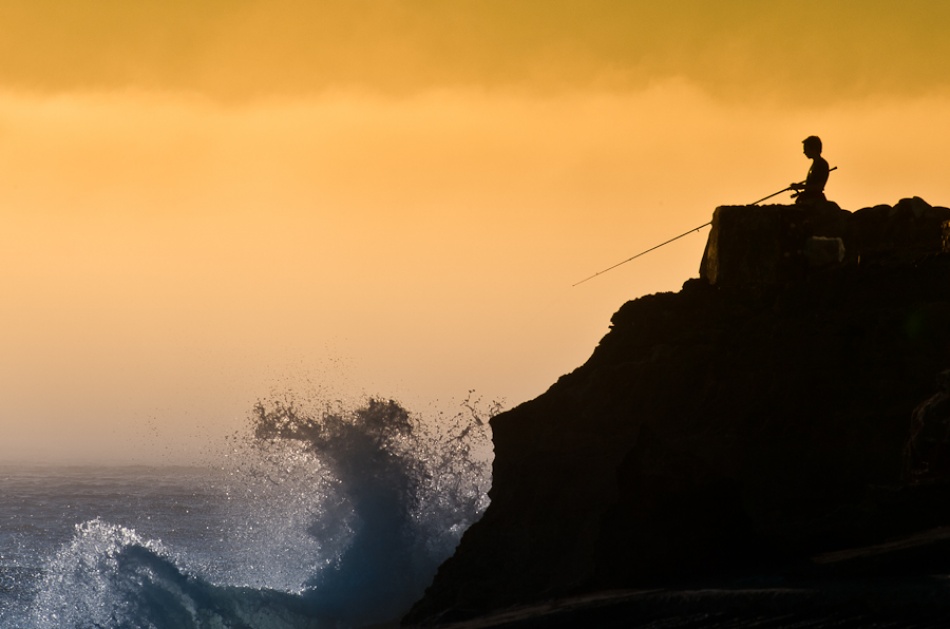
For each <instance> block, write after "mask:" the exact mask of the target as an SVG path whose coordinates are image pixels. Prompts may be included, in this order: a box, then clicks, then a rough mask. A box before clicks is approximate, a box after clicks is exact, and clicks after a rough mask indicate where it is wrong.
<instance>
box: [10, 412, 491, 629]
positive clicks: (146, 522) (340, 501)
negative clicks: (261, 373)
mask: <svg viewBox="0 0 950 629" xmlns="http://www.w3.org/2000/svg"><path fill="white" fill-rule="evenodd" d="M472 410H473V409H472V408H468V411H472ZM468 411H467V412H466V413H465V414H464V415H462V414H460V415H458V416H456V417H454V418H448V419H446V418H444V417H440V418H436V421H428V422H427V421H425V420H423V419H420V418H418V417H415V416H413V415H412V414H410V413H408V412H407V411H406V410H405V409H403V408H402V407H401V406H399V405H398V404H396V403H394V402H390V401H381V400H369V401H368V402H367V403H365V404H364V405H362V406H360V407H359V408H356V409H353V410H347V409H343V408H339V407H333V408H331V407H329V406H326V405H324V406H323V407H322V408H321V409H320V410H319V411H316V412H315V411H313V410H302V409H301V407H300V405H299V404H297V403H295V402H292V401H286V400H284V401H279V402H271V403H267V404H261V405H259V406H258V407H257V408H255V409H254V419H253V421H252V423H251V426H250V427H249V429H248V431H247V432H246V433H241V434H236V435H235V436H234V437H233V438H231V439H229V440H228V442H227V443H226V444H224V445H223V446H222V448H221V453H220V456H216V457H214V462H212V463H208V464H206V465H200V466H194V467H94V466H84V467H55V466H52V467H51V466H24V465H16V466H14V465H0V627H2V628H3V629H73V628H76V629H79V628H82V629H86V628H90V629H91V628H109V629H126V628H128V629H133V628H134V629H144V628H154V629H189V628H214V629H225V628H253V629H271V628H273V629H277V628H282V629H283V628H286V629H290V628H294V629H296V628H304V627H306V628H311V627H314V628H325V627H334V628H335V627H362V626H369V625H374V624H382V623H389V622H393V621H395V620H397V619H398V618H399V616H401V615H402V614H403V613H404V612H405V611H406V610H407V609H408V607H409V606H410V605H411V604H412V602H413V601H414V600H416V599H417V598H418V597H419V596H421V594H422V592H423V590H424V588H425V587H426V585H427V584H428V583H429V581H430V580H431V577H432V576H433V574H434V572H435V570H436V568H437V566H438V565H439V563H441V562H442V561H443V560H444V559H445V558H446V557H447V556H448V555H450V554H451V552H452V551H453V550H454V547H455V545H456V544H457V542H458V540H459V538H460V536H461V534H462V532H464V530H465V529H466V528H467V527H468V526H469V525H470V524H471V523H472V522H473V521H474V520H475V519H477V518H478V517H479V515H480V514H481V512H482V511H483V510H484V509H485V507H486V506H487V498H486V493H487V489H488V483H489V480H490V479H489V477H488V470H489V468H490V461H489V460H488V458H487V457H486V450H485V448H486V443H488V442H489V440H488V435H487V426H486V425H485V424H484V422H482V421H481V419H479V418H478V417H477V415H476V414H475V413H474V412H468Z"/></svg>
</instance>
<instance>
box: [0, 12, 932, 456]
mask: <svg viewBox="0 0 950 629" xmlns="http://www.w3.org/2000/svg"><path fill="white" fill-rule="evenodd" d="M829 5H830V6H829ZM948 23H950V3H946V2H943V1H942V0H935V1H927V2H914V1H904V2H874V1H869V0H863V1H861V2H845V1H841V2H833V3H829V2H821V3H819V2H807V1H797V2H768V3H764V2H751V1H747V0H733V1H731V2H730V1H724V0H723V1H719V2H705V1H695V2H686V1H682V2H676V1H670V2H664V3H658V2H639V1H634V0H628V1H597V0H573V1H560V0H514V1H512V0H497V1H494V0H481V1H475V0H472V1H466V0H452V1H436V0H427V1H422V0H418V1H409V0H339V1H316V0H309V1H304V0H300V1H290V0H267V1H263V0H261V1H257V0H246V1H242V0H221V1H217V0H213V1H212V0H206V1H203V2H192V1H188V2H186V1H184V0H161V1H158V0H156V1H146V0H140V1H137V2H128V1H126V0H96V1H92V0H76V1H74V2H62V1H61V0H29V1H22V2H20V1H13V0H0V28H2V32H3V37H0V213H2V216H3V219H4V220H3V225H4V229H3V230H2V231H0V239H2V246H0V290H2V295H3V300H4V302H3V303H4V307H3V310H2V315H0V317H2V319H0V321H2V327H0V352H2V360H0V400H2V401H3V405H2V409H0V423H2V426H3V439H0V461H7V460H24V459H28V460H34V459H52V460H59V461H65V460H70V461H74V460H109V461H126V462H136V461H141V462H154V461H167V462H174V461H179V460H182V459H187V458H189V457H193V456H195V455H200V454H201V453H203V452H205V451H206V450H208V449H214V448H216V447H217V445H216V444H219V443H220V442H221V440H222V435H224V434H226V433H229V432H233V431H235V430H238V429H240V428H241V426H242V425H243V422H244V420H245V417H246V416H247V413H248V410H249V409H250V408H251V406H252V405H253V403H254V401H255V400H257V399H258V398H261V397H266V396H269V395H273V394H282V393H284V392H286V391H293V392H294V394H295V395H297V396H300V397H302V398H303V397H308V398H314V399H317V400H319V399H329V400H334V399H338V398H343V399H353V398H355V397H358V396H360V395H366V394H370V395H372V394H376V395H383V396H393V397H396V398H397V399H400V400H403V401H404V402H405V403H406V404H407V405H408V406H410V407H411V408H413V409H415V410H418V411H421V412H426V413H432V412H436V411H437V410H440V409H449V410H451V409H453V408H454V407H455V405H457V403H458V402H459V401H460V400H461V399H463V398H464V397H465V396H466V394H467V392H468V391H469V390H470V389H474V390H475V391H476V392H477V394H479V395H481V396H482V397H483V398H485V399H486V400H495V399H497V400H504V401H505V402H506V404H507V405H509V406H511V405H514V404H517V403H519V402H522V401H524V400H526V399H530V398H531V397H534V396H536V395H538V394H539V393H541V392H543V391H544V389H545V388H547V386H549V385H550V384H552V383H553V382H554V381H555V380H556V379H557V377H558V376H560V375H561V374H563V373H566V372H568V371H570V370H572V369H573V368H575V367H577V366H579V365H580V364H581V363H583V361H584V360H586V358H587V357H588V356H589V354H590V352H591V351H592V350H593V348H594V346H595V344H596V342H597V341H598V340H599V338H600V337H601V336H603V334H604V333H605V332H606V331H607V329H608V323H609V317H610V315H611V314H612V313H613V312H614V311H615V310H616V309H617V308H618V307H619V306H620V305H621V304H622V303H623V302H624V301H626V300H628V299H632V298H635V297H638V296H640V295H643V294H647V293H651V292H656V291H660V290H678V289H679V287H680V286H681V285H682V283H683V281H685V280H686V279H688V278H690V277H693V276H695V275H696V274H697V272H696V271H697V268H698V264H699V259H700V255H701V253H702V248H703V245H704V243H705V237H706V232H705V231H703V232H701V233H700V234H694V235H691V236H689V237H687V238H684V239H683V240H681V241H678V242H677V243H675V244H673V245H670V246H668V247H665V248H664V249H661V250H659V251H657V252H655V253H652V254H650V255H649V256H648V257H644V258H643V259H641V260H638V261H636V262H633V263H631V264H629V265H625V266H623V267H620V268H619V269H617V270H615V271H611V272H610V273H609V274H605V275H604V276H602V277H598V278H597V279H595V280H592V281H591V282H588V283H585V284H583V285H581V286H578V287H575V288H572V287H571V285H572V284H573V283H575V282H577V281H578V280H580V279H583V278H585V277H587V276H588V275H590V274H592V273H594V272H595V271H598V270H600V269H602V268H605V267H607V266H610V265H612V264H614V263H616V262H619V261H620V260H623V259H625V258H628V257H630V256H631V255H633V254H635V253H637V252H638V251H641V250H643V249H646V248H649V247H651V246H653V245H655V244H657V243H659V242H662V241H664V240H666V239H668V238H669V237H671V236H673V235H676V234H679V233H681V232H684V231H686V230H688V229H690V228H692V227H696V226H698V225H701V224H703V223H705V222H707V221H708V220H709V219H710V215H711V213H712V211H713V209H714V208H715V207H716V206H717V205H721V204H731V203H745V202H750V201H753V200H755V199H757V198H760V197H762V196H765V195H766V194H769V193H771V192H774V191H776V190H778V189H781V188H783V187H785V186H786V185H788V183H789V182H791V181H797V180H801V179H803V178H804V175H805V172H806V171H807V168H808V161H807V160H806V159H805V158H804V156H803V155H802V154H801V140H802V139H803V138H804V137H805V136H807V135H810V134H818V135H820V136H821V137H822V138H823V139H824V141H825V156H826V157H827V158H828V160H829V161H830V162H831V163H832V165H837V166H838V167H839V170H838V171H836V172H835V173H833V174H832V178H831V181H830V183H829V186H828V190H827V192H828V195H829V197H830V198H832V199H833V200H836V201H837V202H838V203H839V204H840V205H841V206H842V207H844V208H846V209H852V210H855V209H859V208H861V207H865V206H868V205H875V204H878V203H888V204H892V203H894V202H896V201H897V200H898V199H900V198H902V197H907V196H913V195H918V196H921V197H923V198H924V199H926V200H927V201H929V202H930V203H932V204H934V205H950V184H948V183H947V176H946V167H947V165H948V164H950V125H948V124H947V123H946V118H947V112H948V110H950V109H948V106H950V89H948V88H950V67H948V66H950V40H948V38H947V37H946V36H945V30H946V25H947V24H948Z"/></svg>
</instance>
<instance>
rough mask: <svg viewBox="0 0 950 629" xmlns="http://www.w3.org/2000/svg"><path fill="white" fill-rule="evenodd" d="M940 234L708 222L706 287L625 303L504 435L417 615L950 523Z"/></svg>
mask: <svg viewBox="0 0 950 629" xmlns="http://www.w3.org/2000/svg"><path fill="white" fill-rule="evenodd" d="M948 221H950V210H948V209H946V208H933V207H931V206H929V205H927V204H926V203H925V202H923V201H922V200H920V199H916V198H915V199H906V200H903V201H901V202H900V203H898V204H896V205H895V206H878V207H875V208H867V209H864V210H860V211H858V212H853V213H852V212H847V211H845V210H841V209H839V208H838V207H837V206H835V205H834V204H827V205H824V206H821V207H818V208H810V209H803V208H799V207H789V206H767V207H735V208H728V207H725V208H717V210H716V213H715V214H714V218H713V225H712V230H711V233H710V238H709V245H708V246H707V251H706V255H705V256H704V259H703V261H702V268H701V272H700V278H699V279H694V280H689V281H687V282H686V284H685V285H684V286H683V289H682V290H681V291H680V292H678V293H675V294H674V293H666V294H657V295H650V296H647V297H642V298H640V299H637V300H634V301H631V302H629V303H627V304H624V305H623V306H622V307H621V308H620V310H619V311H618V312H617V313H616V314H615V315H614V316H613V318H612V320H611V324H612V326H611V329H610V331H609V333H608V334H607V335H606V336H605V337H604V338H603V340H602V341H601V342H600V344H599V345H598V347H597V348H596V349H595V351H594V352H593V355H592V356H591V357H590V359H589V360H588V361H587V363H586V364H584V365H583V366H581V367H580V368H578V369H576V370H575V371H573V372H572V373H570V374H567V375H565V376H563V377H561V378H560V379H559V380H558V381H557V383H555V384H554V385H553V386H552V387H551V388H550V389H549V390H548V391H547V392H546V393H544V394H543V395H542V396H540V397H538V398H537V399H535V400H532V401H530V402H527V403H524V404H522V405H520V406H518V407H516V408H514V409H512V410H511V411H508V412H506V413H504V414H501V415H499V416H497V417H495V418H494V419H493V420H492V429H493V435H494V436H493V440H494V445H495V462H494V472H493V487H492V490H491V494H490V495H491V500H492V502H491V506H490V507H489V508H488V510H487V512H486V513H485V515H484V517H483V518H482V520H481V521H480V522H478V523H477V524H475V525H474V526H472V528H471V529H470V530H469V531H468V532H467V533H466V534H465V536H464V538H463V540H462V542H461V545H460V546H459V548H458V549H457V551H456V553H455V555H454V556H453V557H452V558H451V559H449V560H448V561H447V562H446V563H445V564H444V565H443V566H442V567H441V568H440V570H439V573H438V575H437V577H436V579H435V581H434V583H433V584H432V586H431V587H430V588H429V590H428V591H427V593H426V596H425V598H424V599H423V600H422V601H420V602H419V603H418V604H417V605H416V606H415V608H414V609H413V610H412V612H411V613H410V615H409V616H408V617H407V619H406V622H407V623H422V624H426V623H429V624H431V623H438V622H444V621H447V620H451V619H458V618H464V617H471V616H477V615H480V614H484V613H486V612H489V611H491V610H497V609H500V608H504V607H506V606H509V605H513V604H519V603H526V602H532V601H539V600H544V599H551V598H557V597H563V596H568V595H574V594H578V593H583V592H591V591H598V590H608V589H614V588H625V587H640V586H654V585H658V584H668V583H683V582H691V581H697V580H699V581H701V580H702V579H704V578H710V577H715V578H721V577H723V576H728V575H742V574H764V573H774V572H776V571H784V572H788V571H797V572H799V573H807V572H808V571H809V570H817V569H819V568H820V566H818V564H817V563H816V562H815V561H814V559H813V558H814V557H815V556H816V555H818V554H819V553H828V552H830V551H836V550H842V549H847V548H853V547H857V546H861V545H868V544H877V543H880V542H883V541H885V540H888V539H891V538H893V537H895V536H900V535H906V534H910V533H913V532H916V531H922V530H926V529H928V528H931V527H935V526H938V525H942V524H950V492H948V491H947V489H946V485H945V483H946V482H947V481H948V470H950V465H948V460H950V432H948V427H950V411H948V409H947V407H948V406H950V403H948V402H947V399H948V396H950V391H943V390H941V389H940V386H948V384H947V383H946V382H944V381H943V380H941V381H940V382H938V379H939V378H938V377H939V376H940V374H941V372H943V371H944V370H947V369H950V254H948V253H947V251H948V246H947V236H948V233H950V229H948V225H950V222H948ZM944 378H946V376H944ZM941 383H943V384H941ZM941 396H943V397H941ZM892 567H893V566H892ZM876 569H879V570H880V569H885V570H886V569H890V568H887V567H885V568H881V567H880V566H878V567H877V568H876ZM900 569H902V570H911V571H913V570H915V569H917V567H915V566H914V565H909V566H908V565H904V566H902V567H901V568H900ZM920 569H923V568H920Z"/></svg>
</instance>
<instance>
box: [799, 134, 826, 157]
mask: <svg viewBox="0 0 950 629" xmlns="http://www.w3.org/2000/svg"><path fill="white" fill-rule="evenodd" d="M802 145H803V147H802V149H803V150H804V152H805V156H806V157H817V156H818V155H821V138H819V137H818V136H817V135H810V136H808V137H807V138H805V139H804V140H802Z"/></svg>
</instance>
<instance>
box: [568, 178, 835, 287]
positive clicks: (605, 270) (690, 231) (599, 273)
mask: <svg viewBox="0 0 950 629" xmlns="http://www.w3.org/2000/svg"><path fill="white" fill-rule="evenodd" d="M832 170H838V167H837V166H835V167H834V168H830V169H829V170H828V172H829V173H830V172H831V171H832ZM804 184H805V182H804V181H801V182H799V183H794V184H792V185H790V186H789V187H787V188H782V189H781V190H779V191H778V192H773V193H772V194H770V195H769V196H767V197H762V198H761V199H759V200H758V201H756V202H755V203H750V204H749V205H758V204H759V203H762V201H765V200H766V199H771V198H772V197H774V196H778V195H780V194H782V193H783V192H788V191H789V190H794V189H795V186H802V185H804ZM710 225H712V221H709V222H708V223H703V224H702V225H700V226H699V227H694V228H693V229H691V230H689V231H688V232H683V233H682V234H680V235H679V236H674V237H673V238H670V239H669V240H667V241H666V242H661V243H660V244H658V245H656V246H655V247H650V248H649V249H647V250H646V251H641V252H640V253H638V254H637V255H635V256H633V257H632V258H627V259H626V260H624V261H623V262H618V263H617V264H615V265H613V266H611V267H607V268H606V269H604V270H603V271H597V272H596V273H594V274H593V275H591V276H590V277H585V278H584V279H582V280H581V281H579V282H577V283H576V284H571V288H573V287H575V286H578V285H580V284H583V283H584V282H586V281H588V280H592V279H594V278H595V277H597V276H598V275H603V274H604V273H606V272H607V271H613V270H614V269H616V268H617V267H618V266H621V265H623V264H626V263H627V262H630V261H631V260H636V259H637V258H639V257H640V256H642V255H646V254H648V253H650V252H651V251H655V250H656V249H659V248H660V247H663V246H666V245H668V244H670V243H671V242H673V241H674V240H679V239H680V238H682V237H683V236H688V235H690V234H692V233H693V232H698V231H699V230H700V229H702V228H703V227H709V226H710Z"/></svg>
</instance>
